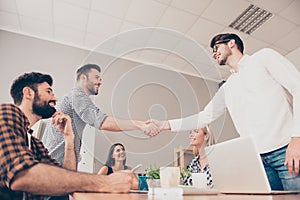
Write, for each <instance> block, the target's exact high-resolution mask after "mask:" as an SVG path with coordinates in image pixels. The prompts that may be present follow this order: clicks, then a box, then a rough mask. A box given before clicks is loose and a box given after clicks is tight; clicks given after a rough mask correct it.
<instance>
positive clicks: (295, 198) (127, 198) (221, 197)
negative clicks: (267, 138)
mask: <svg viewBox="0 0 300 200" xmlns="http://www.w3.org/2000/svg"><path fill="white" fill-rule="evenodd" d="M72 198H73V200H95V199H101V200H116V199H121V200H169V199H170V200H197V199H202V200H203V199H204V200H299V199H300V194H288V195H286V194H285V195H241V194H237V195H227V194H218V195H197V196H195V195H184V196H177V197H174V196H148V194H136V193H129V194H109V193H107V194H106V193H74V194H73V195H72Z"/></svg>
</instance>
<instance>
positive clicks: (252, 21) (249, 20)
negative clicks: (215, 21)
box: [229, 4, 273, 34]
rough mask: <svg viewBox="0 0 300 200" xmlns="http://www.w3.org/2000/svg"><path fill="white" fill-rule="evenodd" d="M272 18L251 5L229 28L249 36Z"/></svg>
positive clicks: (268, 13) (266, 12) (269, 14)
mask: <svg viewBox="0 0 300 200" xmlns="http://www.w3.org/2000/svg"><path fill="white" fill-rule="evenodd" d="M272 16H273V14H272V13H270V12H268V11H266V10H264V9H262V8H259V7H257V6H255V5H252V4H251V5H250V6H249V7H248V8H247V9H246V10H245V11H244V12H243V13H242V14H241V15H240V16H238V18H236V19H235V20H234V21H233V22H232V23H231V24H230V25H229V27H231V28H234V29H236V30H239V31H241V32H244V33H247V34H251V33H252V32H253V31H255V30H256V29H257V28H258V27H260V26H261V25H262V24H263V23H265V22H266V21H267V20H268V19H270V18H271V17H272Z"/></svg>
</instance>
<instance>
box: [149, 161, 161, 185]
mask: <svg viewBox="0 0 300 200" xmlns="http://www.w3.org/2000/svg"><path fill="white" fill-rule="evenodd" d="M146 176H147V184H148V188H154V187H160V176H159V167H157V166H155V165H150V167H148V168H147V169H146Z"/></svg>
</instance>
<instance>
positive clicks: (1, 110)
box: [0, 104, 58, 200]
mask: <svg viewBox="0 0 300 200" xmlns="http://www.w3.org/2000/svg"><path fill="white" fill-rule="evenodd" d="M28 127H29V121H28V119H27V117H26V116H25V115H24V113H23V112H22V111H21V110H20V109H19V108H18V107H17V106H16V105H13V104H1V105H0V160H1V161H0V166H1V167H0V199H1V200H5V199H32V200H35V199H43V197H42V196H39V195H32V194H29V193H26V192H16V191H12V190H11V189H10V186H11V183H12V180H13V179H14V178H15V176H16V175H17V173H19V172H21V171H23V170H26V169H28V168H30V167H32V166H33V165H35V164H38V163H45V164H51V165H58V163H57V162H56V161H55V160H54V159H53V158H51V157H50V156H49V154H48V151H47V149H46V148H45V147H44V145H43V143H42V142H41V141H40V140H38V139H37V138H35V137H33V136H32V137H31V139H30V143H31V144H30V145H29V141H28V136H27V132H28V131H29V128H28ZM29 146H31V148H30V149H29Z"/></svg>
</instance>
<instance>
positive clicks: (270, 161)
mask: <svg viewBox="0 0 300 200" xmlns="http://www.w3.org/2000/svg"><path fill="white" fill-rule="evenodd" d="M286 149H287V146H284V147H282V148H280V149H277V150H274V151H272V152H269V153H265V154H261V155H260V156H261V159H262V162H263V164H264V167H265V171H266V173H267V176H268V180H269V183H270V186H271V189H272V190H300V175H298V176H297V177H295V176H294V175H290V174H289V173H288V167H287V165H284V161H285V152H286Z"/></svg>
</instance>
